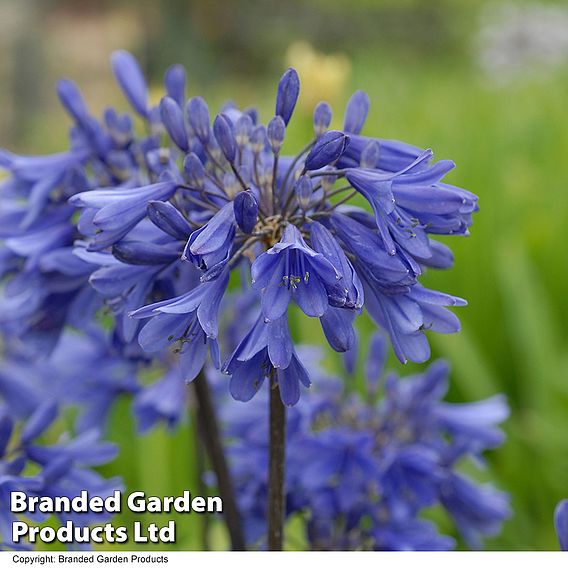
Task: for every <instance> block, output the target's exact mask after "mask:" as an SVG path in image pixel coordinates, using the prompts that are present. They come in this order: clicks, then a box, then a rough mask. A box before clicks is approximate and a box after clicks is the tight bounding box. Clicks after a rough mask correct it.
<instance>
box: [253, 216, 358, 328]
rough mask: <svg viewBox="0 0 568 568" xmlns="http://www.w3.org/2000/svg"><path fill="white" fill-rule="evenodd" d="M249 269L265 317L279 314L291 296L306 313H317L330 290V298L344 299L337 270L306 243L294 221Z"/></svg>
mask: <svg viewBox="0 0 568 568" xmlns="http://www.w3.org/2000/svg"><path fill="white" fill-rule="evenodd" d="M251 271H252V285H253V287H254V288H256V289H258V290H263V295H262V310H263V313H264V316H265V317H266V319H267V320H269V321H273V320H276V319H278V318H280V317H282V316H283V315H284V314H285V313H286V311H287V309H288V304H289V303H290V300H291V299H292V298H294V299H295V300H296V302H297V303H298V305H299V306H300V308H301V309H302V311H303V312H304V313H305V314H306V315H308V316H311V317H320V316H322V315H323V314H325V312H326V311H327V308H328V305H329V302H330V296H331V294H333V296H332V297H331V300H332V301H339V302H341V301H343V302H345V299H346V297H347V289H346V288H345V285H343V283H342V282H341V279H342V276H341V274H340V273H339V272H338V271H337V269H336V268H335V267H334V266H333V264H332V263H331V262H330V261H329V260H328V259H327V258H326V257H325V256H324V255H323V254H320V253H317V252H316V251H314V250H313V249H312V248H310V247H309V246H308V245H307V243H306V241H305V240H304V238H303V237H302V235H301V233H300V231H299V230H298V229H297V228H296V227H295V226H294V225H287V226H286V228H285V229H284V233H283V234H282V238H281V239H280V242H279V243H277V244H275V245H274V246H273V247H272V248H270V249H269V250H268V251H267V252H265V253H263V254H261V255H260V256H259V257H258V258H257V259H256V260H255V262H254V263H253V265H252V269H251ZM328 289H329V290H330V291H331V293H330V292H328ZM335 298H339V299H338V300H336V299H335Z"/></svg>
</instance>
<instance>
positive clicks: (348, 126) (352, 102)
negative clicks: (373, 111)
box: [343, 91, 370, 134]
mask: <svg viewBox="0 0 568 568" xmlns="http://www.w3.org/2000/svg"><path fill="white" fill-rule="evenodd" d="M369 105H370V101H369V95H368V94H367V93H366V92H365V91H356V92H355V93H353V95H352V96H351V98H350V99H349V101H348V102H347V108H346V109H345V122H344V125H343V130H344V131H345V132H349V133H350V134H359V132H361V129H362V128H363V124H365V120H366V119H367V114H369Z"/></svg>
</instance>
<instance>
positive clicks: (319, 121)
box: [314, 102, 331, 138]
mask: <svg viewBox="0 0 568 568" xmlns="http://www.w3.org/2000/svg"><path fill="white" fill-rule="evenodd" d="M330 123H331V107H330V106H329V105H328V104H327V103H326V102H321V103H318V105H317V106H316V108H315V109H314V134H315V135H316V138H319V137H320V136H321V135H322V134H323V133H324V132H326V131H327V129H328V128H329V125H330Z"/></svg>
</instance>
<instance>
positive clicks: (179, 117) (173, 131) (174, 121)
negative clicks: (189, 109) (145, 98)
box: [160, 97, 189, 152]
mask: <svg viewBox="0 0 568 568" xmlns="http://www.w3.org/2000/svg"><path fill="white" fill-rule="evenodd" d="M160 116H161V117H162V122H163V123H164V127H165V128H166V130H167V132H168V134H169V135H170V138H171V139H172V140H173V141H174V142H175V144H176V146H177V147H178V148H179V149H180V150H183V151H184V152H187V151H188V150H189V146H188V143H187V132H186V130H185V124H184V122H183V112H182V110H181V108H180V107H179V105H178V104H177V102H176V101H175V100H174V99H172V98H171V97H164V98H163V99H162V100H161V102H160Z"/></svg>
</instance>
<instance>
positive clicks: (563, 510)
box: [554, 499, 568, 552]
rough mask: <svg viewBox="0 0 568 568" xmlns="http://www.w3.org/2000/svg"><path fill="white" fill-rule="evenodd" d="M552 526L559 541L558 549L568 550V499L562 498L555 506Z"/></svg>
mask: <svg viewBox="0 0 568 568" xmlns="http://www.w3.org/2000/svg"><path fill="white" fill-rule="evenodd" d="M554 527H555V528H556V535H557V536H558V542H559V543H560V550H563V551H565V552H568V499H563V500H562V501H560V503H558V505H557V506H556V510H555V511H554Z"/></svg>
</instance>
